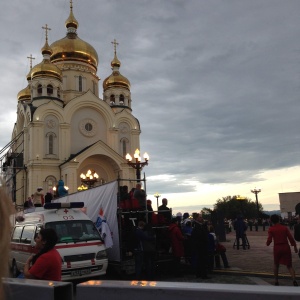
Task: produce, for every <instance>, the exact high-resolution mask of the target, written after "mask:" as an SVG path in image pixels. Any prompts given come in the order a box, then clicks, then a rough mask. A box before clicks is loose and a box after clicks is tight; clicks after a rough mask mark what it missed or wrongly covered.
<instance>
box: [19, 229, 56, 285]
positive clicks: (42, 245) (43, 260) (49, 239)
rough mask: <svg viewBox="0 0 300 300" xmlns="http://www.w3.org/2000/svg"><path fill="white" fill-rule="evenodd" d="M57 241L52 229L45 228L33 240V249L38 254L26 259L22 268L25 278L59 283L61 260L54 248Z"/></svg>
mask: <svg viewBox="0 0 300 300" xmlns="http://www.w3.org/2000/svg"><path fill="white" fill-rule="evenodd" d="M57 240H58V238H57V234H56V232H55V230H54V229H52V228H46V229H41V230H40V232H39V233H38V235H37V237H36V238H35V243H36V244H35V248H37V249H38V250H39V252H38V253H37V254H36V255H34V256H30V257H29V258H28V260H27V262H26V264H25V266H24V277H25V278H28V279H41V280H51V281H61V264H62V259H61V256H60V254H59V253H58V251H57V250H56V249H55V248H54V246H55V245H56V243H57Z"/></svg>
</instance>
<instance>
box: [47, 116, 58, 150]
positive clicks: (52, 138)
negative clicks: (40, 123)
mask: <svg viewBox="0 0 300 300" xmlns="http://www.w3.org/2000/svg"><path fill="white" fill-rule="evenodd" d="M48 124H49V125H47V126H52V124H53V123H51V120H50V121H49V122H48ZM56 138H57V137H56V135H55V133H54V132H48V133H47V134H46V148H45V149H46V155H51V156H53V155H56V153H57V145H56Z"/></svg>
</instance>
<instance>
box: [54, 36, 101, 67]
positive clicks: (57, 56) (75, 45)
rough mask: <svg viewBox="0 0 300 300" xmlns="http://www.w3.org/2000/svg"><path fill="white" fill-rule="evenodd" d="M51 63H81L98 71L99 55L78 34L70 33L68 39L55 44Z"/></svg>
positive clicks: (65, 38)
mask: <svg viewBox="0 0 300 300" xmlns="http://www.w3.org/2000/svg"><path fill="white" fill-rule="evenodd" d="M50 47H51V49H52V55H51V58H50V59H51V62H53V63H55V62H59V61H70V60H71V61H81V62H85V63H88V64H91V65H92V66H94V67H95V68H96V69H97V66H98V54H97V52H96V50H95V49H94V48H93V46H91V45H90V44H89V43H87V42H85V41H83V40H81V39H80V38H79V37H78V36H77V34H76V33H70V32H69V33H68V34H67V36H66V37H64V38H63V39H61V40H58V41H56V42H54V43H53V44H52V45H51V46H50Z"/></svg>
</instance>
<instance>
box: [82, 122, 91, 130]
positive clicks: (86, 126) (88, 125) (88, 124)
mask: <svg viewBox="0 0 300 300" xmlns="http://www.w3.org/2000/svg"><path fill="white" fill-rule="evenodd" d="M84 127H85V130H86V131H92V130H93V125H92V124H91V123H86V124H85V126H84Z"/></svg>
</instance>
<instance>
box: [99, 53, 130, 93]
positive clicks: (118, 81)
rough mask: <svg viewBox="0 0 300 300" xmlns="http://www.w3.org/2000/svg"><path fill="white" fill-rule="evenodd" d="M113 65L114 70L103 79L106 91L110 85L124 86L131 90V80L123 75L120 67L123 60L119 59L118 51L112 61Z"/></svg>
mask: <svg viewBox="0 0 300 300" xmlns="http://www.w3.org/2000/svg"><path fill="white" fill-rule="evenodd" d="M111 66H112V69H113V72H112V74H111V75H110V76H108V77H107V78H106V79H104V81H103V90H104V91H106V90H107V89H108V88H110V87H123V88H127V89H128V90H130V82H129V80H128V79H127V78H126V77H124V76H123V75H121V73H120V71H119V68H120V66H121V62H120V61H119V60H118V58H117V55H116V52H115V56H114V59H113V60H112V62H111Z"/></svg>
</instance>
